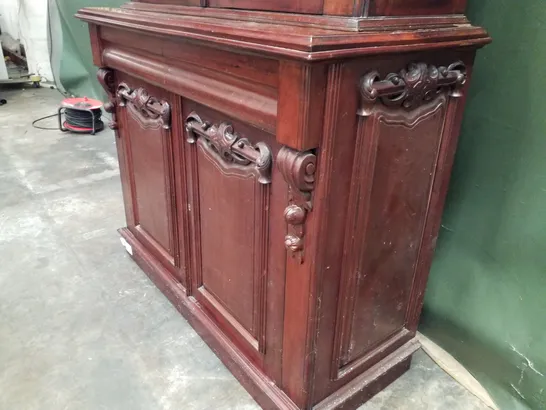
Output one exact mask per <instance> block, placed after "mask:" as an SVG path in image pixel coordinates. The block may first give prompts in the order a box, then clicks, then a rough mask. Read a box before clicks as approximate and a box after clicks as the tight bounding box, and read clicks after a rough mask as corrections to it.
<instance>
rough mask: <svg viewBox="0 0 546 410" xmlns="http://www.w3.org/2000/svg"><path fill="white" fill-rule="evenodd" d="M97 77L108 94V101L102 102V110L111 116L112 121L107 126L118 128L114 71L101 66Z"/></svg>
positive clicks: (113, 128)
mask: <svg viewBox="0 0 546 410" xmlns="http://www.w3.org/2000/svg"><path fill="white" fill-rule="evenodd" d="M97 78H98V80H99V84H100V85H101V86H102V88H103V89H104V91H106V94H107V95H108V102H107V103H106V104H104V111H106V112H107V113H108V114H110V115H111V116H112V121H110V122H109V123H108V127H110V129H112V130H117V129H118V123H117V121H116V104H117V99H116V83H115V79H114V71H113V70H111V69H109V68H106V67H102V68H99V70H98V71H97Z"/></svg>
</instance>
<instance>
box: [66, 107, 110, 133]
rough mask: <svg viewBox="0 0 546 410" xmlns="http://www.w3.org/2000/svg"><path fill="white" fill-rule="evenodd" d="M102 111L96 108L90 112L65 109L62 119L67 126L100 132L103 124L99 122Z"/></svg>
mask: <svg viewBox="0 0 546 410" xmlns="http://www.w3.org/2000/svg"><path fill="white" fill-rule="evenodd" d="M101 116H102V111H101V109H100V108H96V109H94V110H90V111H82V110H75V109H73V108H65V110H64V117H65V120H66V123H67V125H69V126H72V127H78V128H90V129H95V130H97V131H98V130H102V129H103V128H104V123H103V122H102V121H101Z"/></svg>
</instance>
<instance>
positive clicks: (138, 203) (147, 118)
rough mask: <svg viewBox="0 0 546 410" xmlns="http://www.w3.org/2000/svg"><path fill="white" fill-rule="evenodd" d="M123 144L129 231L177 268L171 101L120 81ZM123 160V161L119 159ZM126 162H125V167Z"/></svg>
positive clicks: (145, 86)
mask: <svg viewBox="0 0 546 410" xmlns="http://www.w3.org/2000/svg"><path fill="white" fill-rule="evenodd" d="M116 83H117V88H116V96H117V100H118V103H117V105H118V108H117V120H118V123H119V126H118V135H119V139H120V141H119V143H120V144H122V146H123V156H124V158H123V159H124V164H122V166H124V167H125V170H124V172H122V179H123V183H124V185H126V187H124V192H127V193H128V194H127V195H125V196H126V198H125V206H126V210H127V219H128V221H127V224H128V228H129V229H130V230H131V231H132V232H133V234H134V235H135V236H136V237H137V238H138V239H139V240H140V242H142V243H143V244H144V245H145V246H146V247H147V248H148V250H149V251H150V252H152V253H153V254H154V255H155V256H156V257H157V258H158V259H159V260H160V261H161V262H162V263H164V264H165V265H166V266H167V267H170V268H174V267H175V265H177V261H176V260H175V259H176V255H177V253H178V252H177V246H176V235H177V232H176V228H175V227H176V220H175V219H176V218H175V214H176V212H175V201H174V186H173V184H174V172H173V160H172V144H173V141H172V138H173V132H172V127H171V118H170V111H171V110H172V105H173V104H172V97H171V95H170V94H169V93H168V92H166V91H164V90H161V89H159V88H157V87H154V86H152V85H150V84H146V83H144V82H142V81H140V80H137V79H135V78H132V77H130V76H127V75H125V74H123V73H117V75H116ZM120 159H121V157H120ZM120 162H121V161H120Z"/></svg>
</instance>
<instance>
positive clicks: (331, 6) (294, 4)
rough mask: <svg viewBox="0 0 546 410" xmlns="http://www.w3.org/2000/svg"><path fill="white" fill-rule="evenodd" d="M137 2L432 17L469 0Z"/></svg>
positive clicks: (460, 8) (460, 10) (456, 10)
mask: <svg viewBox="0 0 546 410" xmlns="http://www.w3.org/2000/svg"><path fill="white" fill-rule="evenodd" d="M133 2H135V3H149V4H169V5H180V6H201V7H217V8H226V9H247V10H270V11H277V12H279V11H281V12H289V13H306V14H325V15H339V16H409V15H411V16H429V15H441V14H462V13H464V10H465V7H466V2H467V0H133Z"/></svg>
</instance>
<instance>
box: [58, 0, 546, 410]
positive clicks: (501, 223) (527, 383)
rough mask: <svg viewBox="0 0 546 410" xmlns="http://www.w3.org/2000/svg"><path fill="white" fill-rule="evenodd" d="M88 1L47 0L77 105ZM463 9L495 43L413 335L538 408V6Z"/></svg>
mask: <svg viewBox="0 0 546 410" xmlns="http://www.w3.org/2000/svg"><path fill="white" fill-rule="evenodd" d="M124 2H125V1H124V0H100V5H101V6H111V7H116V6H119V5H120V4H122V3H124ZM94 3H95V2H94V1H93V0H56V4H57V6H58V10H59V17H60V21H61V25H62V32H63V49H62V53H60V54H61V55H62V58H61V64H60V76H59V78H58V80H59V81H60V82H61V83H62V85H63V86H64V87H65V88H66V89H67V90H68V91H69V92H70V93H72V94H75V95H89V96H101V95H102V91H101V90H100V89H99V85H98V83H97V82H96V80H95V73H96V68H95V67H94V66H93V64H92V62H91V50H90V46H89V34H88V31H87V26H86V24H84V23H83V22H80V21H79V20H77V19H75V18H74V17H73V15H74V14H75V13H76V11H77V10H78V9H79V8H81V7H84V6H86V5H95V4H94ZM97 3H99V2H97ZM469 3H470V5H469V9H468V15H469V17H470V19H471V21H472V22H473V23H474V24H477V25H481V26H484V27H486V28H487V29H488V30H489V32H490V34H491V35H492V37H493V40H494V42H493V44H491V45H489V46H488V47H486V48H484V49H482V50H481V51H480V52H479V53H478V57H477V60H476V67H475V72H474V78H473V83H472V87H471V88H470V95H469V99H468V107H467V111H466V116H465V120H464V125H463V130H462V134H461V139H460V144H459V150H458V154H457V158H456V163H455V167H454V172H453V177H452V183H451V188H450V193H449V197H448V202H447V207H446V211H445V215H444V220H443V227H442V231H441V234H440V239H439V242H438V247H437V252H436V257H435V260H434V265H433V268H432V272H431V276H430V280H429V284H428V289H427V294H426V300H425V308H424V314H423V321H422V324H421V331H422V332H424V333H425V334H427V335H428V336H429V337H430V338H432V339H433V340H435V341H437V342H438V343H439V344H440V345H442V346H443V347H444V348H445V349H447V350H448V351H449V352H451V353H452V354H453V355H454V356H455V357H456V358H457V359H459V360H460V361H461V362H462V363H463V364H464V365H465V366H466V367H467V368H468V369H469V370H470V371H471V372H472V373H473V374H474V375H475V376H476V377H477V378H478V379H479V380H480V381H481V382H482V383H483V384H484V386H485V387H486V388H487V389H488V390H489V391H490V392H491V394H492V395H493V397H494V399H495V400H496V401H497V403H498V404H499V406H500V407H501V409H503V410H518V409H526V408H531V409H546V377H545V376H544V375H546V160H545V159H546V138H545V135H544V134H545V131H546V92H545V91H544V90H545V89H546V74H545V72H546V71H545V69H544V67H545V66H546V1H545V0H519V1H515V0H469Z"/></svg>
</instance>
